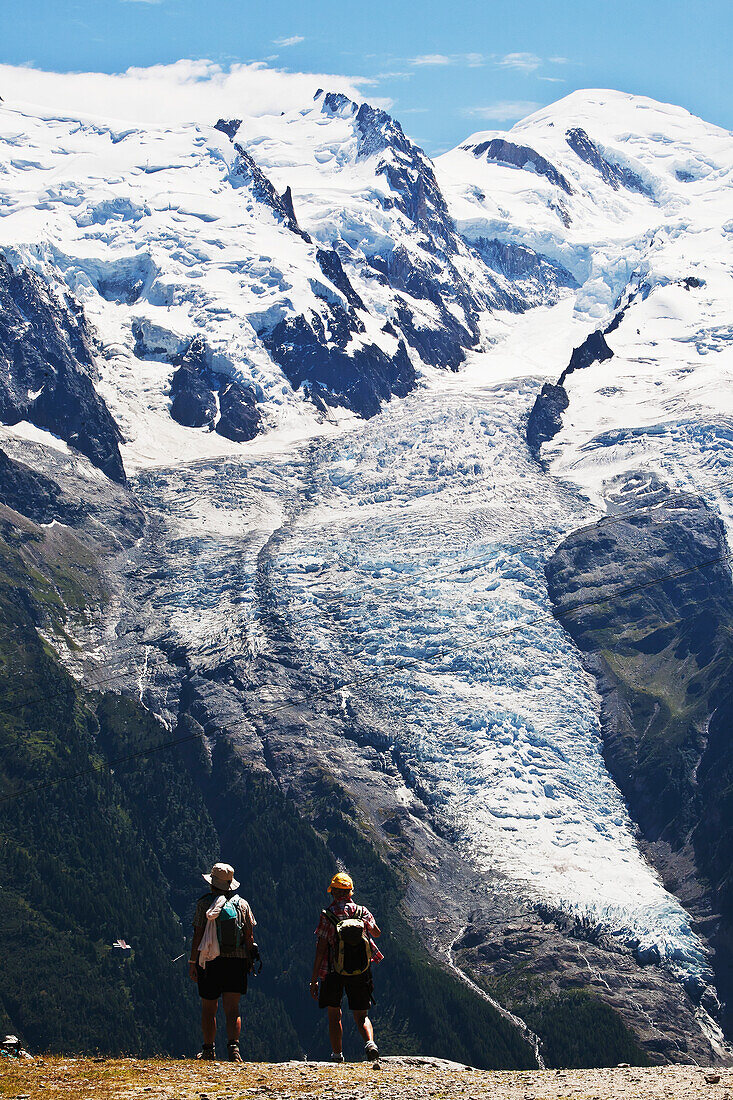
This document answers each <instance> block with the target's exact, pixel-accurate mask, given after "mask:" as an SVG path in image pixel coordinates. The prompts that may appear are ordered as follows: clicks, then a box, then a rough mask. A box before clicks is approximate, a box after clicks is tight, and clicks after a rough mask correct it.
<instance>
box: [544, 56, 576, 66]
mask: <svg viewBox="0 0 733 1100" xmlns="http://www.w3.org/2000/svg"><path fill="white" fill-rule="evenodd" d="M547 60H548V61H550V62H551V63H552V64H553V65H569V64H570V58H569V57H548V58H547Z"/></svg>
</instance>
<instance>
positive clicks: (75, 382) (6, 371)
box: [0, 256, 125, 482]
mask: <svg viewBox="0 0 733 1100" xmlns="http://www.w3.org/2000/svg"><path fill="white" fill-rule="evenodd" d="M96 373H97V371H96V366H95V362H94V345H93V339H92V335H91V333H90V331H89V328H88V325H87V323H86V320H85V317H84V313H83V311H82V308H81V306H80V305H78V304H77V303H76V302H74V301H73V299H72V298H70V297H67V298H66V299H65V300H63V299H61V298H60V297H59V298H57V297H56V296H55V295H54V294H53V293H52V292H51V290H50V289H49V288H48V286H47V285H46V284H45V283H44V282H43V280H42V279H41V278H39V276H38V275H36V274H35V273H34V272H32V271H29V270H28V269H26V268H19V269H18V270H17V271H15V270H14V269H13V268H12V267H11V265H10V264H9V263H8V262H7V260H6V259H5V258H4V257H2V256H0V421H2V422H3V423H4V424H17V423H18V422H19V421H21V420H28V421H30V423H31V424H35V425H36V426H37V427H38V428H43V429H45V430H46V431H49V432H52V433H53V434H54V435H56V436H58V437H59V438H60V439H63V440H64V441H65V442H66V443H68V444H69V445H70V446H71V447H74V448H75V449H76V450H77V451H80V452H81V453H82V454H84V455H86V456H87V458H89V459H90V461H91V462H93V463H94V465H95V466H98V467H99V469H101V470H103V471H104V473H105V474H107V476H108V477H110V478H112V479H113V480H115V481H120V482H124V480H125V471H124V468H123V465H122V458H121V456H120V449H119V444H120V442H121V440H122V436H121V434H120V431H119V429H118V427H117V425H116V423H115V421H114V420H113V418H112V416H111V414H110V412H109V409H108V408H107V406H106V404H105V403H104V401H103V399H102V398H101V397H100V396H99V394H98V393H97V391H96V389H95V388H94V379H95V378H96Z"/></svg>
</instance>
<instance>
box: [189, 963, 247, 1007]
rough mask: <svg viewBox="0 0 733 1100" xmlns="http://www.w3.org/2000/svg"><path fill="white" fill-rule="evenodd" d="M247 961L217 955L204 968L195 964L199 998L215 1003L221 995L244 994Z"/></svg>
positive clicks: (245, 990)
mask: <svg viewBox="0 0 733 1100" xmlns="http://www.w3.org/2000/svg"><path fill="white" fill-rule="evenodd" d="M248 969H249V962H248V960H247V959H229V958H225V957H224V956H222V955H219V956H218V957H217V958H216V959H212V960H211V962H208V963H207V964H206V966H205V967H203V966H199V965H198V963H197V964H196V972H197V974H198V983H199V997H203V998H204V1000H205V1001H216V1000H218V999H219V997H221V995H222V993H240V994H241V993H246V992H247V971H248Z"/></svg>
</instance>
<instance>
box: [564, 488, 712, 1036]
mask: <svg viewBox="0 0 733 1100" xmlns="http://www.w3.org/2000/svg"><path fill="white" fill-rule="evenodd" d="M728 557H729V548H728V545H727V542H726V538H725V530H724V527H723V523H722V521H721V520H720V519H719V518H718V516H717V515H716V514H715V513H714V512H712V511H711V510H710V509H709V508H708V507H707V506H706V505H705V504H703V503H702V502H698V501H696V500H695V499H694V498H692V499H690V498H688V497H682V496H680V497H679V498H677V499H675V500H673V501H672V502H670V503H665V504H662V505H659V506H657V507H655V508H652V509H649V510H646V511H643V512H640V513H638V514H634V515H630V516H629V518H628V519H617V518H616V519H613V521H612V522H607V523H603V522H601V523H600V524H596V525H595V526H592V527H588V528H584V529H582V530H580V531H577V532H576V533H575V534H573V535H571V536H570V538H568V539H567V540H566V541H565V542H564V543H563V544H562V545H561V546H560V547H559V549H558V550H557V551H556V553H555V554H554V555H553V557H552V558H551V559H550V562H549V563H548V566H547V571H546V572H547V582H548V591H549V594H550V597H551V599H552V602H553V606H554V607H555V609H556V612H557V614H558V615H561V616H562V617H563V623H564V624H565V626H566V628H567V630H568V631H569V632H570V634H571V635H572V637H573V639H574V640H575V642H576V643H577V645H578V647H579V648H580V650H581V652H582V653H583V655H584V661H585V663H586V665H587V667H588V669H589V670H590V671H591V672H592V673H593V674H594V675H595V677H596V680H597V683H598V686H599V690H600V691H601V694H602V711H601V721H602V730H603V738H604V746H605V756H606V760H607V763H608V766H609V768H610V770H611V772H612V774H613V775H614V777H615V779H616V782H617V783H618V784H619V787H620V788H621V790H622V792H623V794H624V796H625V798H626V799H627V801H628V803H629V807H630V809H631V812H632V814H633V816H634V818H635V820H636V821H637V822H638V823H639V825H640V828H641V830H642V834H643V836H644V838H645V840H646V842H647V850H648V853H649V856H650V858H651V859H652V860H653V861H654V862H655V863H656V865H657V866H658V868H659V870H660V872H661V873H662V875H663V878H664V880H665V883H666V885H667V887H668V889H670V890H672V891H673V892H675V893H676V894H677V895H678V896H679V897H680V900H681V901H682V902H683V904H684V905H685V906H686V908H688V910H689V911H690V912H691V913H692V914H693V917H694V918H696V921H697V927H698V930H699V932H700V933H701V934H702V935H704V936H706V937H707V939H708V940H709V942H710V943H711V944H712V945H713V947H714V949H715V954H714V957H713V966H714V969H715V973H716V979H717V984H718V987H719V989H720V991H721V993H722V996H723V998H724V999H725V1001H726V1002H728V1007H727V1009H726V1015H727V1018H728V1019H730V1015H731V1009H730V1002H731V998H732V997H733V952H732V950H731V945H732V944H733V886H732V885H731V880H730V851H731V844H732V843H733V799H731V796H730V791H731V789H732V788H733V750H732V748H731V741H730V728H731V723H733V676H732V675H731V668H730V646H731V638H732V637H733V584H732V583H731V576H730V566H729V564H728ZM670 574H672V576H671V578H670V579H669V580H667V581H666V582H665V583H663V584H656V583H654V582H655V581H657V580H658V579H659V578H660V577H662V576H669V575H670ZM674 574H678V575H677V576H674ZM630 586H638V590H636V591H631V592H628V593H626V594H622V595H618V596H613V593H614V592H623V590H625V589H628V588H629V587H630ZM605 597H612V598H610V599H609V600H608V601H607V602H604V603H601V604H596V605H594V606H591V607H579V609H578V611H576V612H575V613H574V614H571V615H568V614H567V612H568V611H569V610H570V609H571V608H573V607H574V606H576V605H579V604H582V603H584V602H585V601H587V600H596V599H599V598H605ZM691 992H693V993H694V992H695V991H694V990H692V991H691ZM697 993H698V995H701V994H702V991H699V990H698V991H697Z"/></svg>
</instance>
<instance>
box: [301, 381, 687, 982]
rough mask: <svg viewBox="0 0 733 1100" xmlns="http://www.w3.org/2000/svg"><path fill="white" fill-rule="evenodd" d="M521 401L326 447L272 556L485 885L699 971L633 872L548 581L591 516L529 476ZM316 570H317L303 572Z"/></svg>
mask: <svg viewBox="0 0 733 1100" xmlns="http://www.w3.org/2000/svg"><path fill="white" fill-rule="evenodd" d="M533 393H534V387H524V386H523V385H522V384H519V385H513V386H507V387H497V388H496V389H494V390H493V391H492V390H484V391H483V392H477V393H474V394H468V395H466V394H458V393H453V394H451V393H447V394H446V393H441V394H425V393H423V394H419V395H415V396H413V397H412V398H409V399H407V400H406V401H405V402H402V403H401V404H400V405H399V406H397V405H393V406H392V407H391V408H390V409H389V410H387V411H386V412H385V413H384V415H383V416H382V417H381V418H379V419H378V420H374V421H371V422H369V423H368V424H365V425H364V426H362V427H360V428H358V429H355V430H353V431H352V432H351V433H349V435H348V436H347V437H344V438H342V439H340V440H339V441H337V442H332V443H330V444H328V445H326V446H325V447H324V448H323V449H322V451H321V453H320V454H319V456H318V463H317V482H318V485H319V492H318V499H317V503H316V504H315V505H314V506H313V507H312V508H310V509H308V510H307V511H305V512H304V513H303V514H302V516H301V517H300V519H299V520H298V522H297V523H296V524H295V526H294V528H293V531H292V534H291V537H290V538H289V539H288V540H287V541H286V542H284V543H283V545H282V548H281V557H280V565H281V569H282V590H281V598H282V600H283V601H284V602H286V603H287V604H288V606H289V608H290V609H291V615H292V617H293V620H294V622H295V624H296V626H297V628H298V633H299V636H301V637H303V638H304V639H305V640H306V644H307V646H310V647H311V648H312V651H313V652H314V653H316V654H318V655H319V658H320V659H321V660H323V661H324V662H326V664H328V665H330V666H331V668H332V669H333V671H334V672H337V674H338V675H340V676H343V677H344V679H352V678H358V677H359V676H362V675H365V674H366V675H369V674H371V673H374V672H379V671H380V670H382V673H383V675H381V676H380V678H379V679H378V680H375V681H370V682H368V683H366V684H364V685H363V686H361V687H360V686H359V685H358V683H357V684H356V685H354V686H353V687H351V688H350V690H351V692H352V694H353V695H354V696H355V698H356V700H357V705H358V706H361V707H363V708H365V709H366V711H367V712H368V713H370V715H371V716H372V717H373V719H374V720H375V721H376V722H377V723H379V725H380V726H381V728H382V729H384V730H385V731H386V732H387V733H388V734H389V735H390V736H391V737H392V738H393V739H394V742H395V743H396V745H397V746H398V747H399V749H400V752H401V754H402V755H403V757H406V758H407V759H408V760H409V763H410V767H411V770H412V772H413V774H414V777H415V780H416V782H417V783H419V785H420V787H421V788H422V789H424V790H427V791H428V792H429V794H430V796H431V798H432V799H433V801H434V804H435V806H436V809H437V812H438V813H440V814H441V815H442V816H443V818H444V819H445V820H447V821H448V822H450V823H452V825H453V826H454V827H455V828H454V831H455V835H457V836H459V837H460V838H462V839H461V841H460V843H462V844H463V845H464V847H465V848H466V849H467V850H468V851H469V852H470V854H471V855H472V857H473V860H474V864H475V866H476V867H477V868H478V869H479V871H480V870H484V871H489V870H496V871H499V872H501V873H502V874H504V875H506V876H507V877H508V878H509V880H511V881H513V882H514V883H515V884H516V887H517V889H518V890H519V891H520V892H524V893H526V895H527V896H528V897H529V898H535V899H545V900H547V901H550V902H552V903H555V904H558V905H560V906H564V907H566V908H570V909H574V910H576V911H580V912H583V913H589V914H591V915H592V916H594V917H595V918H596V919H598V920H600V921H601V922H603V924H604V925H605V926H606V927H607V928H609V929H610V930H611V931H614V932H617V933H618V934H620V935H621V936H624V937H627V938H634V939H637V940H639V941H640V943H641V944H642V945H646V946H648V945H650V944H652V943H654V944H656V945H657V946H658V948H659V951H660V954H661V955H662V956H666V957H667V958H668V959H670V960H674V961H675V963H676V964H677V965H679V966H681V967H682V968H685V969H687V968H692V969H703V968H705V966H706V964H705V959H704V955H703V952H702V949H701V945H700V942H699V941H698V939H697V937H696V936H695V935H694V933H693V932H692V931H691V929H690V925H689V920H688V917H687V914H686V913H685V911H684V909H683V908H682V906H681V905H680V904H679V903H678V902H677V900H676V899H675V898H674V897H672V896H671V895H670V894H668V893H667V892H666V891H665V890H664V888H663V887H662V885H661V882H660V881H659V879H658V877H657V875H656V873H655V872H654V871H653V870H652V869H651V868H650V867H649V865H648V864H647V863H646V862H645V861H644V859H643V857H642V856H641V854H640V852H639V849H638V847H637V844H636V840H635V829H634V825H633V822H632V821H631V820H630V818H629V815H628V813H627V810H626V807H625V805H624V802H623V799H622V798H621V796H620V794H619V791H618V790H617V788H616V786H615V784H614V783H613V781H612V780H611V778H610V776H609V775H608V773H607V771H606V768H605V765H604V762H603V757H602V752H601V741H600V735H599V723H598V699H597V695H596V693H595V690H594V687H593V684H592V682H591V680H590V678H589V677H588V676H587V675H586V673H585V672H584V670H583V669H582V667H581V664H580V661H579V659H578V655H577V652H576V650H575V648H574V646H573V644H572V643H571V642H570V640H569V639H568V637H567V636H566V635H565V633H564V631H563V630H562V628H561V627H560V626H559V625H558V624H557V623H556V622H555V621H554V620H553V618H552V616H551V614H550V610H549V606H548V601H547V596H546V591H545V585H544V576H543V566H544V562H545V560H546V558H547V557H548V556H549V554H550V553H552V551H553V550H554V548H555V546H556V545H557V543H558V542H559V541H560V539H561V537H562V534H563V532H564V531H567V530H569V529H572V528H575V527H577V526H579V525H580V524H581V523H582V522H584V521H586V520H587V519H588V518H589V512H588V508H587V504H585V503H584V502H583V500H582V498H580V497H574V496H573V495H571V494H570V493H569V492H568V491H567V490H565V489H563V488H562V487H559V486H558V483H557V482H555V481H554V480H552V479H550V478H548V477H547V476H546V475H544V474H543V473H542V472H541V471H540V470H539V468H538V467H536V466H535V464H534V463H533V462H532V461H531V460H530V459H529V458H528V456H527V452H526V447H525V445H524V441H523V437H522V432H523V417H524V415H525V413H526V411H527V408H528V403H529V400H530V398H531V396H532V395H533ZM316 567H317V568H316Z"/></svg>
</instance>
